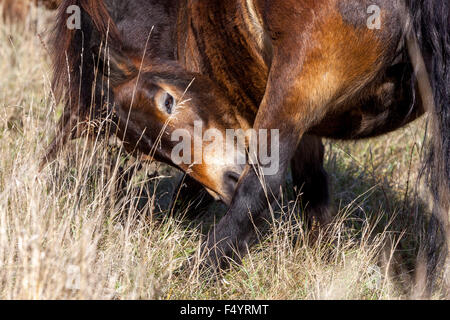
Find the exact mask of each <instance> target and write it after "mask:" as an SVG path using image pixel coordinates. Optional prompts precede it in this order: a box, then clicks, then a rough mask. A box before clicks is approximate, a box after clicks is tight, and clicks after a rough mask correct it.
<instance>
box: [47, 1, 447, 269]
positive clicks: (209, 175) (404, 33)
mask: <svg viewBox="0 0 450 320" xmlns="http://www.w3.org/2000/svg"><path fill="white" fill-rule="evenodd" d="M74 4H75V5H79V6H80V7H81V8H82V9H83V10H82V13H83V14H82V21H83V23H82V30H78V31H77V30H69V29H67V26H66V20H67V13H66V12H67V8H68V7H69V6H70V5H74ZM368 9H371V10H374V11H368ZM368 12H372V13H368ZM374 12H375V13H374ZM448 12H449V4H448V2H447V1H446V0H436V1H419V0H394V1H392V0H375V1H368V0H320V1H312V0H295V1H294V0H283V1H264V0H230V1H221V0H210V1H189V0H179V1H174V0H172V1H134V2H133V3H127V4H123V3H122V4H118V3H117V2H115V1H112V0H110V1H105V2H103V1H89V0H78V1H70V0H66V1H64V2H63V4H62V6H61V7H60V11H59V18H58V23H57V27H56V32H55V38H54V39H55V40H54V54H55V56H54V62H55V81H54V85H55V89H57V92H60V93H61V92H62V90H63V89H64V88H65V87H68V88H70V90H69V91H68V94H67V96H66V98H67V104H66V109H65V113H64V116H63V117H62V119H61V122H60V123H61V133H60V135H58V136H57V137H56V139H55V141H54V143H53V145H52V146H51V148H50V151H49V154H48V158H49V159H50V158H51V156H52V155H53V154H54V151H55V150H57V149H59V148H60V147H61V146H62V145H63V144H64V142H66V141H67V139H68V138H70V137H78V136H79V130H74V128H80V126H76V125H75V123H76V122H77V121H79V120H80V119H90V118H95V117H98V116H99V115H100V114H101V113H102V112H103V111H104V109H105V108H106V110H107V111H110V112H113V113H114V114H115V117H116V123H117V124H118V131H117V132H118V134H119V136H120V137H121V138H122V139H123V141H124V143H125V145H126V148H127V150H129V151H139V152H141V153H143V154H146V155H151V156H152V157H153V158H155V159H157V160H160V161H164V162H167V163H169V164H172V165H176V166H177V167H179V168H180V169H182V170H184V171H187V172H188V173H189V174H190V175H191V176H192V177H193V178H194V179H195V180H196V181H198V182H200V183H201V184H202V185H203V186H205V187H206V188H207V189H208V190H209V191H210V192H211V193H212V194H213V195H215V196H217V197H218V198H220V199H221V200H223V201H224V202H225V203H227V204H228V205H229V209H228V212H227V214H226V215H225V216H224V218H223V219H222V220H221V221H220V222H219V224H218V225H217V226H216V227H215V228H214V230H213V231H211V233H210V236H209V237H208V240H207V241H206V242H205V249H207V252H208V259H206V263H207V264H208V265H210V266H213V267H226V266H227V265H228V264H229V261H230V259H229V258H233V259H239V256H240V254H244V253H245V251H246V250H247V248H248V246H250V245H251V243H252V241H253V238H254V235H255V227H256V228H258V225H259V223H260V222H261V221H263V220H264V219H265V218H266V215H267V207H268V205H272V204H273V203H274V202H275V200H276V199H277V197H278V193H279V188H280V186H281V185H282V184H283V182H284V177H285V173H286V171H287V169H288V167H289V164H291V167H292V171H293V176H294V182H295V184H296V185H297V186H299V187H301V186H303V189H302V190H303V195H302V197H303V202H304V203H308V206H307V212H308V214H309V215H310V217H314V218H315V220H317V221H318V222H319V223H321V224H326V223H327V222H328V221H329V218H330V217H329V209H328V206H329V203H328V202H329V199H328V186H327V176H326V173H325V171H324V169H323V166H322V164H323V145H322V143H321V139H320V137H330V138H336V139H360V138H366V137H372V136H376V135H380V134H383V133H386V132H389V131H392V130H395V129H396V128H399V127H400V126H402V125H404V124H406V123H408V122H410V121H412V120H414V119H415V118H417V117H418V116H420V115H421V114H423V112H424V111H428V112H429V114H430V116H431V119H432V120H433V124H434V125H433V134H434V142H433V145H432V146H431V151H432V152H431V153H430V160H429V167H430V168H432V172H433V173H432V177H433V178H432V179H431V180H430V181H432V183H433V184H432V190H433V192H434V195H435V200H436V201H435V208H436V210H435V217H440V219H441V220H440V221H441V223H443V224H444V225H446V224H448V218H447V216H446V215H447V212H448V208H449V207H450V206H449V194H450V193H449V190H450V189H449V181H450V155H449V153H450V151H449V150H450V149H449V135H450V108H449V92H448V90H449V88H450V76H449V75H450V72H449V71H450V70H449V67H450V58H449V57H450V54H449V48H450V43H449V41H450V40H449V30H448V18H449V13H448ZM124 13H125V14H124ZM111 18H112V19H111ZM377 20H378V22H379V23H378V24H377V23H373V21H375V22H376V21H377ZM152 26H155V28H154V29H152ZM151 30H152V31H151ZM150 33H151V34H150ZM149 35H150V36H149ZM102 39H107V41H108V42H109V45H110V48H111V50H110V51H108V50H101V49H99V48H102V46H101V45H100V43H101V41H102ZM420 52H421V53H422V54H420ZM81 53H83V54H81ZM422 55H423V57H424V60H422V59H421V57H422ZM108 60H109V62H108ZM67 61H68V62H69V68H70V70H71V77H70V78H69V77H68V75H67V74H66V73H65V70H66V69H67V66H66V62H67ZM80 66H81V68H80ZM107 66H110V69H111V70H110V71H109V70H108V68H107ZM95 67H97V68H98V69H100V70H104V72H103V73H101V75H102V76H106V77H109V79H110V84H111V88H109V90H110V91H109V93H110V95H108V94H105V90H102V89H101V87H100V85H99V83H101V81H95V83H96V84H97V85H96V87H95V89H94V92H92V88H93V86H92V83H94V78H95V76H96V73H95V72H94V71H93V70H94V69H95ZM425 68H426V69H425ZM425 70H428V72H429V74H430V77H428V75H427V74H426V72H425ZM80 71H81V72H80ZM194 78H195V80H194V81H193V82H192V81H191V80H192V79H194ZM68 79H70V83H69V82H68ZM186 88H188V90H186ZM107 91H108V90H106V92H107ZM186 94H187V95H188V99H185V98H186ZM92 97H94V102H92V99H91V98H92ZM430 97H431V99H430ZM113 105H114V106H113ZM104 106H106V107H104ZM196 121H197V122H200V123H202V128H203V129H202V130H207V129H211V128H212V129H218V130H219V131H221V132H224V131H225V130H226V129H233V128H236V129H237V128H244V129H246V128H254V129H257V130H260V129H263V130H277V132H278V133H279V145H278V146H277V147H279V150H280V158H279V170H278V171H277V173H276V174H272V175H265V176H264V177H261V176H259V175H258V172H259V169H264V168H265V167H266V166H267V164H266V163H264V162H263V161H259V163H258V162H257V163H256V165H246V166H241V165H223V166H217V165H209V164H206V163H194V162H192V163H191V164H190V165H187V164H185V165H180V164H174V163H173V158H172V157H171V150H172V149H173V148H174V142H173V141H172V140H171V139H169V138H168V137H169V136H170V135H171V133H173V132H174V131H175V130H176V129H177V128H184V129H186V130H187V131H188V132H189V133H191V136H192V137H194V136H195V128H194V124H195V122H196ZM161 132H162V134H161ZM270 132H273V131H270ZM274 138H275V137H274V136H273V135H272V134H271V133H270V134H269V135H268V140H269V141H272V140H273V139H274ZM158 139H162V140H163V141H162V142H161V143H157V141H158ZM192 139H194V138H192ZM250 140H251V139H250ZM250 142H251V141H247V145H249V144H250ZM269 145H271V144H270V143H269ZM271 151H275V150H271ZM209 152H212V151H211V150H210V149H209ZM210 156H212V157H214V154H211V155H210ZM256 160H261V159H256ZM255 168H256V170H255ZM261 178H263V179H264V183H261ZM439 213H440V215H439ZM443 251H445V249H444V250H443ZM235 253H237V255H235Z"/></svg>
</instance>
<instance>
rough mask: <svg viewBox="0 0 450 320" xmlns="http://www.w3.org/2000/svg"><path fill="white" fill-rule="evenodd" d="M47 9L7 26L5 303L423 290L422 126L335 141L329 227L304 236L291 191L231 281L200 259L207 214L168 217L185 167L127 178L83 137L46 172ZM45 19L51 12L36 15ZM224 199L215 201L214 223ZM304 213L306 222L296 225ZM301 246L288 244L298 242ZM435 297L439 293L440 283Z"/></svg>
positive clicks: (113, 156)
mask: <svg viewBox="0 0 450 320" xmlns="http://www.w3.org/2000/svg"><path fill="white" fill-rule="evenodd" d="M47 16H48V14H46V13H43V12H42V11H39V12H37V13H36V12H34V13H33V17H41V19H40V20H38V21H36V19H30V20H29V21H28V22H27V23H25V27H24V26H23V25H21V26H19V25H5V24H3V23H1V22H0V75H1V77H0V154H1V157H0V299H13V298H14V299H65V298H67V299H80V298H84V299H91V298H98V299H141V298H143V299H213V298H218V299H229V298H233V299H402V298H403V299H404V298H414V297H416V296H418V295H419V294H420V291H421V288H422V286H421V272H417V271H420V270H422V269H421V268H420V264H417V259H416V257H417V254H418V252H419V249H420V247H421V246H423V245H424V231H423V230H424V228H425V226H424V222H423V217H424V215H426V213H427V211H428V207H429V201H428V197H427V196H426V193H425V192H423V191H422V190H421V188H420V187H418V188H416V187H417V185H416V183H415V181H416V173H417V172H418V168H419V158H420V150H421V146H422V140H423V134H424V129H423V128H424V123H425V122H424V121H423V120H419V121H417V122H415V123H414V124H412V125H410V126H408V127H406V128H403V129H401V130H399V131H397V132H395V133H392V134H389V135H386V136H383V137H381V138H378V139H372V140H367V141H361V142H357V143H335V142H333V143H332V142H327V153H326V167H327V169H328V172H329V173H330V180H331V185H332V191H333V198H334V200H333V202H334V206H335V207H336V209H338V211H339V213H338V215H337V217H336V219H335V222H334V224H333V226H332V227H331V229H330V230H329V234H330V236H329V237H328V238H327V239H326V240H325V239H322V241H320V242H319V243H318V244H316V245H311V244H308V240H307V239H308V233H307V232H306V231H305V230H304V229H303V227H302V226H303V225H302V223H301V218H300V219H297V218H296V217H301V210H300V208H299V206H298V205H296V202H295V201H294V200H295V197H293V196H292V192H291V191H289V187H287V190H288V191H286V192H285V199H284V201H283V204H284V205H283V209H282V210H281V212H280V215H282V216H284V217H291V218H285V219H274V220H273V221H271V222H270V230H269V231H268V235H267V237H266V238H265V240H264V241H263V242H262V243H261V244H260V245H258V246H256V247H255V248H254V249H252V251H251V253H250V255H249V256H248V257H246V259H245V260H244V262H243V265H242V266H240V267H236V268H233V270H231V271H230V272H229V273H228V274H227V275H226V276H225V278H224V279H223V280H221V281H219V282H215V283H213V284H210V283H209V284H208V283H206V282H205V281H203V280H202V278H201V277H199V274H198V271H197V270H196V269H195V268H194V269H193V270H190V271H185V272H182V273H181V274H179V273H177V272H176V271H177V270H178V268H179V267H180V266H181V265H182V264H183V262H185V261H186V260H187V258H188V257H190V256H191V255H192V254H195V253H196V252H197V249H198V247H199V245H200V241H201V233H202V231H201V230H202V228H200V227H199V226H198V224H199V222H200V221H193V222H189V221H186V220H182V219H177V218H170V217H168V215H167V212H166V211H167V206H168V204H169V200H170V197H171V192H172V191H173V188H174V186H175V185H176V182H177V181H178V179H179V178H180V174H179V173H178V172H176V171H175V170H172V169H170V168H167V167H165V166H160V165H158V164H151V165H147V166H145V167H144V168H143V169H142V170H140V171H139V172H138V173H137V174H135V175H134V176H133V177H132V179H131V181H129V182H128V184H127V185H126V186H124V185H120V184H119V183H117V180H118V177H120V175H121V172H122V171H119V170H118V167H124V168H125V169H126V168H128V167H129V165H130V163H132V161H133V160H132V159H131V160H130V161H128V162H127V161H125V160H126V159H125V157H123V156H121V155H120V154H118V152H117V150H114V149H111V148H109V147H107V146H105V144H104V143H102V142H98V143H95V144H89V145H88V144H87V143H86V141H84V140H80V141H78V142H74V143H72V144H71V145H70V148H68V149H69V150H67V152H66V153H65V154H63V155H61V157H60V158H59V159H58V160H57V162H56V163H54V164H53V165H52V166H50V167H48V168H46V169H45V170H44V171H42V172H39V171H38V164H39V158H40V156H42V152H43V147H44V146H45V144H46V143H47V142H48V140H49V138H50V137H51V135H52V127H53V126H54V123H55V120H56V119H57V118H58V115H59V113H60V111H61V107H60V106H55V105H54V103H53V99H52V94H51V91H50V88H49V78H50V68H49V64H50V59H49V56H48V54H47V51H46V48H45V46H44V45H43V42H42V40H41V37H39V36H38V34H43V35H44V36H43V37H44V38H45V30H46V28H47V26H48V25H47V23H46V21H45V19H46V17H47ZM42 17H43V18H42ZM223 211H224V208H223V207H221V206H214V207H213V208H211V210H210V212H209V217H208V219H207V220H209V221H211V220H213V219H214V218H218V217H219V216H220V214H221V213H223ZM298 220H300V221H298ZM293 238H297V239H298V241H296V242H293V241H292V239H293ZM437 283H438V284H437V286H436V288H435V292H434V295H433V298H435V299H443V298H446V295H445V292H446V291H445V283H444V281H443V280H442V279H441V278H439V279H438V281H437Z"/></svg>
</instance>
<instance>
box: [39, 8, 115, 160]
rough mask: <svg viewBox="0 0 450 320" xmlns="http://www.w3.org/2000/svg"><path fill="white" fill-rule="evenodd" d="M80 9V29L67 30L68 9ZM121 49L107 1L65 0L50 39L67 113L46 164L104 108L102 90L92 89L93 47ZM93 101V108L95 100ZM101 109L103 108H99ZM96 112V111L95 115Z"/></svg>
mask: <svg viewBox="0 0 450 320" xmlns="http://www.w3.org/2000/svg"><path fill="white" fill-rule="evenodd" d="M71 6H78V8H80V10H81V17H80V19H81V29H74V30H71V29H70V28H68V25H67V20H68V18H69V16H70V15H69V13H68V12H70V10H69V7H71ZM106 42H107V43H108V46H112V47H118V48H119V47H120V46H121V37H120V34H119V31H118V29H117V27H116V25H115V24H114V22H113V21H112V19H111V17H110V14H109V12H108V10H107V8H106V6H105V4H104V1H98V0H64V1H63V2H62V3H61V5H60V6H59V8H58V13H57V17H56V22H55V27H54V30H53V34H52V37H51V40H50V47H51V54H52V61H53V79H52V89H53V92H54V95H55V99H56V102H57V103H58V102H61V101H63V103H64V112H63V115H62V116H61V118H60V120H59V123H58V131H57V133H56V136H55V138H54V140H53V141H52V143H51V144H50V146H49V147H48V149H47V154H46V156H45V159H44V161H43V162H48V161H49V160H51V158H53V157H54V156H55V154H56V153H57V151H58V150H59V149H60V148H61V147H62V146H63V145H64V144H65V143H66V142H67V140H68V139H69V138H70V137H71V136H75V135H79V133H78V132H75V131H74V128H76V127H77V123H78V122H79V121H80V120H86V119H90V118H92V117H95V116H96V114H97V113H98V112H99V109H100V107H101V105H102V97H101V88H100V87H99V86H96V87H95V88H93V85H92V84H93V82H94V80H95V78H96V63H95V55H96V52H94V51H93V50H94V48H99V46H100V44H101V43H106ZM93 97H94V102H93V104H94V105H92V103H91V102H92V100H93V99H92V98H93ZM99 106H100V107H99ZM92 111H93V112H92Z"/></svg>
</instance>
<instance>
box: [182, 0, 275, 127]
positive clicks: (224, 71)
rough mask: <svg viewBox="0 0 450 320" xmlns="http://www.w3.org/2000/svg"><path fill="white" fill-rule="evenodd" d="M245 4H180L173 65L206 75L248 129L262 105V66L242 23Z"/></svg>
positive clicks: (233, 0)
mask: <svg viewBox="0 0 450 320" xmlns="http://www.w3.org/2000/svg"><path fill="white" fill-rule="evenodd" d="M241 2H245V0H227V1H223V0H209V1H190V0H180V3H179V9H178V22H177V42H178V43H177V45H178V61H179V63H181V64H182V65H183V66H184V68H186V69H187V70H189V71H192V72H197V73H200V74H203V75H205V76H207V77H209V78H210V79H211V80H212V81H214V82H216V83H217V85H218V86H219V87H220V88H221V89H222V91H223V92H224V93H225V94H226V96H227V99H228V100H229V101H231V104H232V106H233V109H234V110H233V111H234V112H235V113H236V115H237V117H238V118H241V119H245V121H246V122H247V123H250V124H251V125H252V124H253V122H254V119H255V117H256V113H257V111H258V107H259V104H260V103H261V101H262V98H263V95H264V91H265V86H266V82H267V74H268V68H267V65H266V63H265V61H264V59H263V58H262V57H261V55H259V54H258V53H257V52H256V51H255V50H254V41H253V39H251V37H250V36H249V31H248V30H246V27H245V23H243V19H242V16H243V14H244V13H243V12H242V11H241V8H242V3H241Z"/></svg>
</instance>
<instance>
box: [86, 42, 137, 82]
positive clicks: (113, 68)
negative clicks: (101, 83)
mask: <svg viewBox="0 0 450 320" xmlns="http://www.w3.org/2000/svg"><path fill="white" fill-rule="evenodd" d="M94 52H97V53H98V54H99V58H98V60H99V62H100V65H101V67H100V68H99V70H102V71H103V72H104V74H105V75H106V76H108V78H109V82H110V85H111V86H112V88H116V87H117V86H119V85H121V84H123V83H125V82H127V81H129V80H130V79H133V78H135V77H136V76H137V75H138V73H139V70H138V69H137V68H136V66H135V65H134V64H133V62H132V61H131V60H130V58H129V57H128V55H127V54H126V53H125V52H123V51H122V50H121V49H117V48H113V47H108V48H107V49H106V50H104V49H103V50H100V49H98V50H94Z"/></svg>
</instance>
